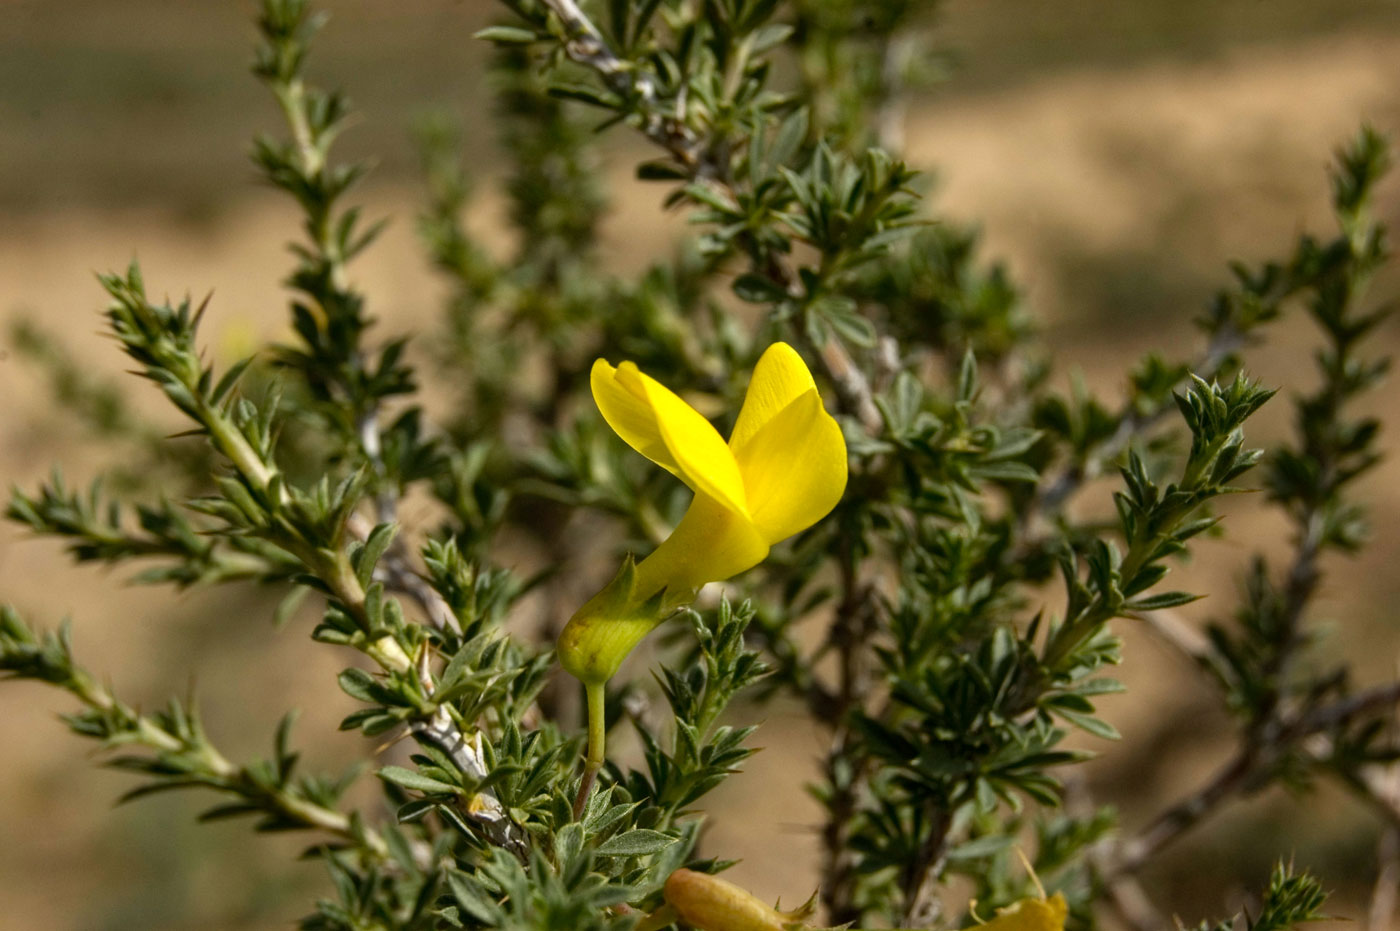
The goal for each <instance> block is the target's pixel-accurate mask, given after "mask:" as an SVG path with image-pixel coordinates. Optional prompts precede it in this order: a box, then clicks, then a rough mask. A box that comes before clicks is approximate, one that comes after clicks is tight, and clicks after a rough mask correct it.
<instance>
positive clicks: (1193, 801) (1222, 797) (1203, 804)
mask: <svg viewBox="0 0 1400 931" xmlns="http://www.w3.org/2000/svg"><path fill="white" fill-rule="evenodd" d="M1257 764H1258V758H1257V752H1256V750H1255V749H1254V747H1253V746H1251V745H1246V746H1245V747H1243V748H1241V749H1240V751H1239V752H1238V753H1236V754H1235V756H1234V757H1233V758H1231V760H1230V761H1229V762H1228V763H1226V764H1225V765H1224V766H1222V767H1221V768H1220V769H1219V770H1217V771H1216V773H1215V775H1213V776H1212V777H1211V778H1210V779H1209V780H1207V781H1206V783H1205V784H1204V785H1203V786H1201V787H1200V788H1199V789H1197V790H1196V791H1195V792H1193V793H1191V794H1190V795H1188V796H1187V797H1186V798H1184V799H1182V800H1181V801H1179V802H1177V803H1176V804H1175V805H1173V806H1171V807H1170V808H1168V809H1167V810H1166V811H1164V812H1162V813H1161V814H1160V815H1158V816H1157V817H1156V818H1154V819H1153V820H1152V822H1151V823H1150V824H1149V825H1148V826H1147V827H1146V828H1144V829H1143V830H1141V831H1140V832H1138V834H1137V836H1136V837H1134V838H1133V839H1132V840H1130V841H1128V842H1127V843H1125V844H1123V846H1122V848H1121V852H1120V853H1119V855H1118V858H1117V859H1116V860H1115V861H1114V862H1113V863H1112V864H1110V865H1109V867H1108V869H1107V870H1106V871H1105V874H1104V875H1105V878H1106V879H1107V880H1109V881H1110V882H1113V881H1115V880H1116V879H1117V878H1118V877H1120V876H1123V875H1126V874H1130V873H1135V872H1137V871H1138V870H1139V869H1141V868H1142V867H1143V865H1144V864H1145V863H1147V861H1148V860H1150V859H1151V858H1152V857H1153V856H1155V855H1156V854H1157V852H1158V851H1160V850H1161V849H1162V848H1163V847H1165V846H1167V845H1168V844H1170V843H1171V842H1172V841H1174V840H1176V839H1177V838H1178V837H1180V836H1181V835H1182V834H1183V833H1185V832H1186V831H1187V830H1188V829H1190V828H1192V827H1194V826H1195V825H1196V824H1197V823H1199V822H1200V821H1201V819H1203V818H1204V817H1205V816H1206V815H1208V814H1210V813H1211V812H1213V811H1214V810H1215V809H1216V808H1217V807H1219V806H1220V805H1221V804H1222V803H1223V802H1225V801H1226V800H1227V799H1229V798H1230V797H1231V796H1233V795H1235V794H1236V793H1238V792H1241V791H1243V790H1245V789H1246V788H1247V787H1248V786H1249V783H1250V780H1251V778H1252V777H1253V775H1254V773H1255V769H1256V766H1257Z"/></svg>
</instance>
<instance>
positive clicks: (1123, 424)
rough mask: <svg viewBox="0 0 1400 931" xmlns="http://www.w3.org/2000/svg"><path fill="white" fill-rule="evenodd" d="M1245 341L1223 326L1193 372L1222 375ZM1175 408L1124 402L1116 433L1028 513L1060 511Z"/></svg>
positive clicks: (1047, 489)
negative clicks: (1147, 409) (1142, 408)
mask: <svg viewBox="0 0 1400 931" xmlns="http://www.w3.org/2000/svg"><path fill="white" fill-rule="evenodd" d="M1243 342H1244V337H1243V335H1242V334H1241V333H1240V332H1239V331H1238V330H1236V329H1235V328H1233V327H1228V326H1227V327H1222V328H1221V329H1220V330H1219V331H1217V332H1216V333H1215V334H1214V335H1213V336H1212V337H1211V340H1210V344H1209V345H1208V346H1207V347H1206V351H1205V352H1204V353H1203V354H1202V356H1201V358H1200V360H1199V361H1197V362H1196V363H1195V364H1194V365H1192V366H1191V371H1192V372H1194V373H1197V374H1199V375H1200V377H1202V378H1204V379H1206V380H1207V381H1210V380H1211V379H1212V378H1214V377H1216V376H1217V375H1218V374H1219V371H1220V367H1221V366H1222V365H1223V364H1224V363H1225V360H1226V359H1228V358H1229V357H1230V356H1231V354H1233V353H1234V352H1235V350H1237V349H1238V348H1239V347H1240V345H1241V344H1242V343H1243ZM1173 409H1174V408H1172V406H1171V405H1170V404H1168V405H1163V406H1161V407H1159V408H1157V409H1156V410H1154V411H1150V412H1147V413H1142V412H1140V411H1138V409H1137V408H1136V407H1134V406H1133V404H1132V402H1131V401H1126V402H1124V404H1123V408H1122V409H1121V410H1120V411H1119V414H1118V429H1116V430H1115V431H1114V432H1113V435H1112V436H1110V437H1109V438H1108V439H1106V440H1104V441H1103V442H1102V443H1100V444H1099V445H1098V447H1097V448H1096V449H1095V450H1094V453H1093V455H1092V456H1091V457H1089V458H1087V459H1086V461H1084V462H1083V463H1073V464H1071V465H1068V466H1065V468H1064V469H1062V470H1061V471H1060V473H1059V474H1058V475H1057V476H1055V478H1053V479H1051V480H1050V481H1049V482H1048V483H1046V484H1043V485H1041V487H1040V489H1039V490H1038V492H1037V494H1036V497H1035V502H1034V504H1033V505H1032V506H1031V507H1029V508H1027V509H1026V516H1027V517H1029V516H1031V515H1032V514H1036V513H1052V512H1054V511H1056V510H1058V509H1059V508H1060V506H1061V505H1063V504H1064V503H1065V502H1066V501H1067V500H1069V498H1070V497H1071V496H1072V495H1073V494H1074V493H1075V492H1076V491H1078V490H1079V489H1080V487H1081V486H1083V485H1084V483H1085V482H1088V481H1090V480H1092V479H1095V478H1097V477H1098V476H1099V475H1100V474H1101V473H1102V471H1103V467H1104V465H1105V464H1106V463H1109V462H1112V461H1113V460H1114V459H1116V458H1117V457H1118V455H1119V454H1120V453H1122V452H1123V450H1125V449H1127V447H1128V444H1129V443H1130V442H1132V440H1133V438H1134V437H1136V436H1138V434H1140V433H1142V432H1144V431H1146V430H1148V429H1150V428H1151V427H1153V426H1154V425H1155V424H1157V423H1159V422H1160V421H1161V420H1162V419H1163V418H1164V417H1166V416H1167V414H1168V413H1169V412H1170V411H1171V410H1173Z"/></svg>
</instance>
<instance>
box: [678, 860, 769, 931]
mask: <svg viewBox="0 0 1400 931" xmlns="http://www.w3.org/2000/svg"><path fill="white" fill-rule="evenodd" d="M665 896H666V902H667V904H669V905H670V906H671V907H672V908H674V909H675V910H676V914H678V915H680V916H681V919H682V920H683V921H684V922H685V923H686V924H688V925H692V926H693V927H696V928H699V929H700V931H784V929H786V928H787V927H788V926H789V925H790V924H791V923H792V922H793V920H794V918H793V916H791V915H786V914H784V913H783V912H780V911H778V910H777V909H775V908H773V907H772V906H771V905H767V904H765V903H763V902H762V901H760V900H759V899H757V898H755V897H754V896H753V895H752V894H751V893H749V892H748V891H747V890H745V889H742V888H740V887H739V886H736V885H734V884H733V883H731V882H727V881H725V880H723V879H720V878H719V877H718V876H711V875H709V874H708V873H697V872H695V871H694V870H685V869H681V870H676V871H675V872H674V873H672V874H671V875H670V877H669V878H667V880H666V889H665Z"/></svg>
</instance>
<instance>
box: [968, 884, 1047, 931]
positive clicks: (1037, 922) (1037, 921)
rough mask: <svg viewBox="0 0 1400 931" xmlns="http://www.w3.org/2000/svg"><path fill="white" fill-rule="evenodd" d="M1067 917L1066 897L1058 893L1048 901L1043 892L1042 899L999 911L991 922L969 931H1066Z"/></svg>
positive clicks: (1017, 903)
mask: <svg viewBox="0 0 1400 931" xmlns="http://www.w3.org/2000/svg"><path fill="white" fill-rule="evenodd" d="M1067 917H1069V905H1068V903H1066V902H1065V897H1064V896H1063V895H1061V894H1060V893H1058V892H1057V893H1055V894H1054V895H1052V896H1050V898H1048V899H1047V898H1045V893H1044V892H1043V891H1042V892H1041V897H1040V898H1038V899H1022V900H1021V901H1019V902H1016V903H1014V904H1012V905H1008V906H1007V907H1006V908H1002V909H998V910H997V915H996V917H995V918H993V919H992V920H991V921H986V922H983V923H982V924H978V925H973V926H972V928H970V929H968V931H1065V919H1066V918H1067Z"/></svg>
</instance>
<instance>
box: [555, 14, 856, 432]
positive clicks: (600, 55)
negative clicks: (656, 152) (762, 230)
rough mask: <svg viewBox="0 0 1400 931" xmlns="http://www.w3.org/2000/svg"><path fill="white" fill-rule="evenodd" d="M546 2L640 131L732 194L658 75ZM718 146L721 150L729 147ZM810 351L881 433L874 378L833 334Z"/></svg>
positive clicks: (774, 274)
mask: <svg viewBox="0 0 1400 931" xmlns="http://www.w3.org/2000/svg"><path fill="white" fill-rule="evenodd" d="M542 2H543V3H544V4H545V6H547V7H548V8H549V9H550V10H551V11H552V12H553V13H554V15H555V16H557V17H558V18H559V21H560V23H561V24H562V25H563V28H564V31H565V33H566V35H567V36H568V40H567V41H566V42H565V43H564V51H565V52H566V53H567V54H568V56H569V57H570V58H571V59H572V60H573V61H575V62H576V63H578V64H580V65H583V66H585V67H587V68H591V69H593V70H594V71H596V72H597V73H598V75H599V76H600V77H601V78H602V79H603V81H604V83H606V84H607V85H608V87H610V88H611V89H612V90H613V91H614V92H615V93H617V94H620V95H621V96H623V97H626V98H629V99H633V100H635V101H636V105H635V108H634V109H635V114H636V115H637V117H638V118H639V120H640V126H639V128H640V129H641V131H642V133H643V134H644V135H645V136H646V137H647V138H648V139H650V140H651V141H652V142H654V143H656V144H657V145H659V146H661V147H662V148H664V149H665V150H666V151H668V152H670V153H671V154H672V155H674V156H675V157H676V159H677V160H678V161H679V162H680V163H681V164H682V165H683V166H684V167H685V168H686V170H687V171H688V172H689V173H690V175H691V177H692V180H709V181H710V182H711V183H713V184H717V185H721V186H722V187H723V188H724V189H726V190H727V191H728V192H729V193H730V194H731V195H733V193H734V192H733V190H732V186H731V185H729V184H728V183H727V182H726V181H725V175H726V172H725V171H724V165H723V164H721V162H720V161H718V160H717V159H715V158H712V157H710V154H709V152H708V151H707V148H706V147H705V146H703V145H702V144H701V142H700V140H699V139H697V138H696V136H695V134H694V133H693V132H692V131H691V130H690V129H689V128H688V127H687V126H686V125H685V124H684V123H682V122H681V121H680V120H678V119H675V118H673V117H669V116H666V115H664V114H662V113H661V112H660V100H659V97H658V95H657V91H656V82H655V79H654V78H653V77H652V76H651V75H650V74H648V73H647V72H646V71H645V70H644V69H642V68H639V67H636V66H634V65H632V64H630V63H628V62H625V61H623V60H622V59H620V58H618V57H617V55H615V54H614V53H613V51H612V50H611V49H610V48H608V45H607V43H606V42H605V41H604V40H603V35H602V33H601V32H600V31H599V30H598V27H597V26H595V25H594V24H593V22H592V20H590V19H589V18H588V15H587V14H586V13H584V12H583V10H581V9H579V7H578V4H577V3H575V2H574V0H542ZM714 148H715V151H719V150H722V149H725V148H726V147H725V146H716V147H714ZM766 273H767V274H768V276H769V277H771V278H772V279H773V280H774V281H776V282H778V283H779V284H781V285H782V286H783V287H784V288H786V289H788V290H790V291H791V290H792V289H793V288H794V287H795V283H796V281H797V275H796V274H795V273H794V272H793V271H792V270H791V269H789V268H787V267H786V266H784V265H782V264H781V263H780V262H778V261H777V260H776V259H774V260H772V261H770V263H769V268H768V269H766ZM797 329H798V330H799V332H800V331H801V330H802V328H801V327H798V328H797ZM809 350H810V353H811V354H812V355H815V356H817V357H818V358H819V359H821V361H822V364H823V366H824V367H825V369H826V371H827V374H828V375H830V376H831V380H832V383H833V384H834V385H835V386H836V391H837V394H838V395H839V396H840V398H841V401H842V404H843V405H844V407H845V408H846V410H848V411H850V412H851V413H852V414H854V415H856V416H857V417H858V418H859V419H860V422H861V425H862V426H863V427H864V428H865V429H866V431H867V432H870V433H875V432H877V431H878V430H879V429H880V424H881V419H880V411H879V408H877V407H876V406H875V402H874V397H873V393H872V391H871V388H870V381H869V379H868V378H866V375H865V373H864V372H863V371H861V370H860V368H859V367H858V366H857V365H856V364H855V363H854V362H853V361H852V360H851V358H850V356H849V355H848V354H847V353H846V350H845V349H844V348H843V347H842V346H841V344H840V342H838V341H837V339H836V338H835V337H831V338H829V339H827V341H826V342H825V344H823V345H821V346H809Z"/></svg>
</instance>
